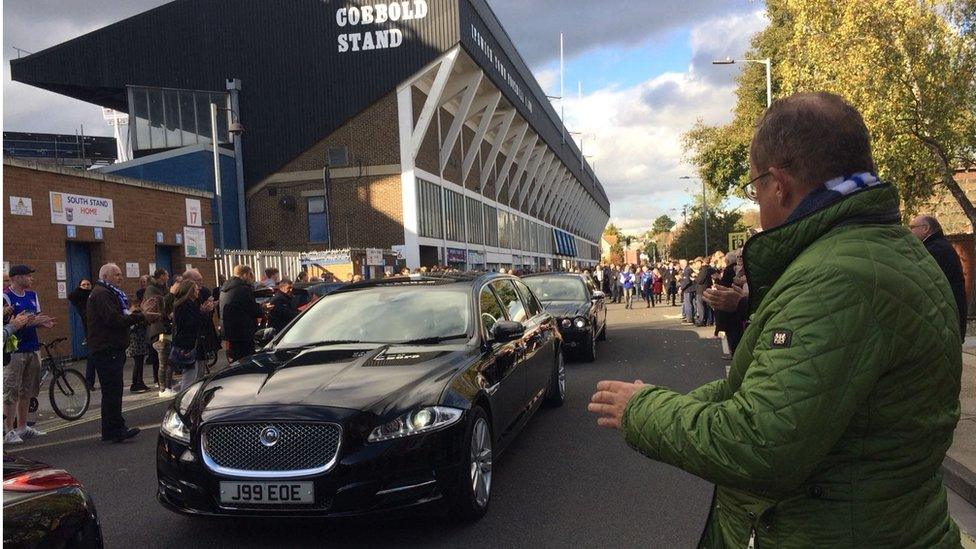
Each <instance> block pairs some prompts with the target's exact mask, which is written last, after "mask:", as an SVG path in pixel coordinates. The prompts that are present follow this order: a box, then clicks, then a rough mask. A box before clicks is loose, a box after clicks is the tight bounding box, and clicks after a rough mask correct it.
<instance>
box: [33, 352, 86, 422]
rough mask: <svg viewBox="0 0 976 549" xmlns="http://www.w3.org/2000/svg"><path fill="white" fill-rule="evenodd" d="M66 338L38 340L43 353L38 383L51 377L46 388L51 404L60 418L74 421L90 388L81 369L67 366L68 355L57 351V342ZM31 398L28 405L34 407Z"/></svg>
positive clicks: (84, 410) (80, 412)
mask: <svg viewBox="0 0 976 549" xmlns="http://www.w3.org/2000/svg"><path fill="white" fill-rule="evenodd" d="M67 340H68V338H65V337H61V338H58V339H55V340H54V341H52V342H50V343H42V344H41V348H42V349H43V351H44V355H45V356H44V358H42V359H41V373H40V375H41V381H40V383H42V384H43V383H44V381H46V380H47V379H48V377H51V385H50V386H49V387H48V390H47V392H48V397H49V398H50V399H51V408H52V409H53V410H54V413H55V414H57V415H58V417H60V418H61V419H65V420H68V421H75V420H77V419H80V418H81V416H83V415H85V412H87V411H88V406H89V405H91V390H90V389H89V388H88V383H87V382H86V381H85V376H84V375H83V374H82V373H81V372H79V371H78V370H75V369H74V368H68V367H67V364H68V363H69V362H71V357H70V356H63V355H58V354H56V353H57V347H58V345H59V344H61V343H63V342H65V341H67ZM31 400H32V402H31V408H32V409H33V410H36V409H37V403H36V399H31Z"/></svg>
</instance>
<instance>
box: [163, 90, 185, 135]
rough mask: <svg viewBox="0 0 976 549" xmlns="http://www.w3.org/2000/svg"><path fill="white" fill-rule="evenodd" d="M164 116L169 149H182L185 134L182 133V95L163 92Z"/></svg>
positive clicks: (168, 91)
mask: <svg viewBox="0 0 976 549" xmlns="http://www.w3.org/2000/svg"><path fill="white" fill-rule="evenodd" d="M163 116H164V117H165V125H164V130H165V135H166V146H167V147H171V148H172V147H182V146H183V145H184V143H183V132H182V131H180V124H181V120H180V95H179V92H177V91H176V90H163Z"/></svg>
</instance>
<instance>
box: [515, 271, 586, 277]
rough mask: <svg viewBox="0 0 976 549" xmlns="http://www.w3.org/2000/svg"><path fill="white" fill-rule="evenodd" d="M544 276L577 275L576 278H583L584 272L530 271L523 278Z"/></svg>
mask: <svg viewBox="0 0 976 549" xmlns="http://www.w3.org/2000/svg"><path fill="white" fill-rule="evenodd" d="M542 276H559V277H570V276H572V277H576V278H583V274H582V273H567V272H565V271H551V272H548V273H530V274H527V275H525V276H523V277H522V278H537V277H542Z"/></svg>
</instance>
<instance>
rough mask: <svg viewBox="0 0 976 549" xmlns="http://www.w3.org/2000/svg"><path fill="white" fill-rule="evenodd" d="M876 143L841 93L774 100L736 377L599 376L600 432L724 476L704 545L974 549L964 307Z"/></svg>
mask: <svg viewBox="0 0 976 549" xmlns="http://www.w3.org/2000/svg"><path fill="white" fill-rule="evenodd" d="M870 151H871V147H870V138H869V136H868V130H867V128H866V126H865V124H864V122H863V120H862V119H861V116H860V114H859V113H858V112H857V111H856V110H855V109H854V108H853V107H851V106H850V105H848V104H847V103H845V102H844V100H843V99H841V98H840V97H838V96H836V95H833V94H827V93H802V94H797V95H794V96H791V97H789V98H786V99H780V100H778V101H776V102H775V103H773V105H772V106H771V107H770V108H769V109H767V110H766V112H765V114H764V115H763V118H762V120H761V121H760V122H759V125H758V127H757V130H756V134H755V137H754V138H753V140H752V145H751V147H750V151H749V159H750V174H749V175H750V180H751V181H750V183H749V184H748V185H747V186H746V189H745V194H746V196H749V197H750V198H752V199H753V200H755V201H756V202H758V204H759V216H760V220H761V223H762V226H763V228H764V229H766V230H765V231H764V232H762V233H760V234H757V235H755V236H753V237H752V238H751V239H750V242H749V246H748V248H746V249H745V252H744V254H745V257H744V258H743V261H744V263H745V265H747V266H748V269H749V282H750V284H751V288H750V291H751V298H750V299H751V313H752V315H751V322H750V324H749V327H748V328H747V329H746V333H745V335H744V336H743V338H742V341H741V343H740V344H739V347H738V349H737V350H736V353H735V356H734V358H733V360H732V365H731V371H730V373H729V375H728V377H727V379H722V380H718V381H714V382H711V383H708V384H706V385H703V386H702V387H699V388H698V389H695V390H693V391H691V392H690V393H688V394H682V393H678V392H674V391H672V390H670V389H666V388H664V387H660V386H657V385H645V384H643V383H640V382H637V383H626V382H620V381H602V382H600V383H599V384H598V392H597V393H596V394H595V395H594V396H593V399H592V402H591V404H590V407H589V408H590V410H591V411H592V412H595V413H597V414H599V415H600V419H599V420H598V423H599V424H600V425H603V426H605V427H612V428H617V429H622V430H623V434H624V437H625V439H626V441H627V442H628V443H629V444H630V445H632V446H633V447H634V448H636V449H638V450H639V451H640V452H641V453H643V454H644V455H646V456H648V457H650V458H652V459H656V460H659V461H662V462H665V463H669V464H672V465H674V466H677V467H680V468H682V469H684V470H685V471H688V472H690V473H692V474H695V475H698V476H700V477H702V478H704V479H705V480H707V481H709V482H712V483H714V484H715V485H716V486H717V488H716V492H715V497H714V498H713V501H712V508H711V512H710V513H709V519H708V523H707V525H706V527H705V531H704V534H703V537H702V539H701V542H700V544H699V546H701V547H745V546H747V545H750V544H751V543H750V542H751V541H752V542H754V544H755V546H756V547H777V546H785V545H787V544H788V545H789V546H791V547H826V546H843V547H893V546H907V545H912V546H917V547H959V543H960V534H959V529H958V528H957V527H956V525H955V523H954V522H953V520H952V519H951V518H950V516H949V510H948V503H947V501H946V488H945V486H944V485H943V481H942V474H941V473H940V467H941V465H942V461H943V460H944V459H945V455H946V451H947V450H948V448H949V446H950V444H951V443H952V436H953V431H954V429H955V427H956V423H957V421H958V420H959V412H960V408H959V389H960V376H961V367H962V364H961V362H962V358H961V357H962V346H961V339H960V332H959V319H958V316H957V310H956V308H955V307H953V304H952V302H953V294H952V289H951V288H950V286H949V283H948V281H947V280H946V278H945V277H944V276H943V275H942V274H941V270H940V269H939V266H938V264H937V263H936V261H935V260H934V259H932V258H931V256H930V255H929V254H928V253H927V252H926V251H925V249H924V247H923V246H922V244H921V242H920V241H919V240H918V239H917V238H915V237H913V236H912V235H911V233H910V232H909V231H908V229H907V228H905V227H903V226H901V224H900V219H901V216H900V213H899V197H898V193H897V191H896V190H895V189H894V188H893V187H892V186H891V185H888V184H883V183H881V182H880V181H878V179H877V177H876V176H875V175H874V174H873V172H874V171H875V166H874V162H873V160H872V159H871V152H870ZM753 538H754V539H753Z"/></svg>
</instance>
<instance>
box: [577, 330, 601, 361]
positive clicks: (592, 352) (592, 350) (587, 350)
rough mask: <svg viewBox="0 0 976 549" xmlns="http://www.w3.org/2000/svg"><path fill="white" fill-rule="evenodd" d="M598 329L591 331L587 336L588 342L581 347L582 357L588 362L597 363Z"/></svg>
mask: <svg viewBox="0 0 976 549" xmlns="http://www.w3.org/2000/svg"><path fill="white" fill-rule="evenodd" d="M594 330H596V328H593V329H591V330H590V333H588V334H587V335H588V336H589V337H587V338H586V341H585V342H584V343H583V344H582V345H581V346H580V357H582V358H583V360H585V361H586V362H594V361H596V337H597V336H596V333H594Z"/></svg>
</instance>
